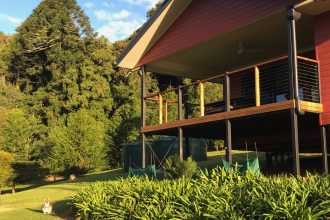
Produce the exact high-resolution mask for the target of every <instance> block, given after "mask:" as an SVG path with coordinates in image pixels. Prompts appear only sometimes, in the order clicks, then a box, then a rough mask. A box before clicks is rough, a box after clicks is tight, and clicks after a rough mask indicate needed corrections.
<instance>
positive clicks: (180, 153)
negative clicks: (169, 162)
mask: <svg viewBox="0 0 330 220" xmlns="http://www.w3.org/2000/svg"><path fill="white" fill-rule="evenodd" d="M178 141H179V157H180V160H183V131H182V127H178Z"/></svg>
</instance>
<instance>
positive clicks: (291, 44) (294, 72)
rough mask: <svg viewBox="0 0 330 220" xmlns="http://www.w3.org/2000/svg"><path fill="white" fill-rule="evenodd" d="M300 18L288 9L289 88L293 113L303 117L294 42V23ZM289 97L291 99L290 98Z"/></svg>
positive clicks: (296, 13) (292, 9) (293, 10)
mask: <svg viewBox="0 0 330 220" xmlns="http://www.w3.org/2000/svg"><path fill="white" fill-rule="evenodd" d="M300 17H301V13H299V12H297V11H295V9H294V8H293V7H288V44H289V65H290V66H289V69H290V74H291V75H292V76H291V77H290V78H291V80H290V81H291V82H292V81H293V83H291V87H292V86H293V88H292V89H293V91H292V93H291V94H292V95H293V98H294V100H295V112H296V113H297V114H298V115H304V114H305V112H304V111H302V110H301V105H300V104H301V100H300V98H299V77H298V61H297V40H296V21H298V20H299V19H300ZM292 95H291V97H292Z"/></svg>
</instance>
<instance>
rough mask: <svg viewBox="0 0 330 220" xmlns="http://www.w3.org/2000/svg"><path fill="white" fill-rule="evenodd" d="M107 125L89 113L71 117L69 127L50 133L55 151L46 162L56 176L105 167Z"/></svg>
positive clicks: (75, 114) (80, 113)
mask: <svg viewBox="0 0 330 220" xmlns="http://www.w3.org/2000/svg"><path fill="white" fill-rule="evenodd" d="M104 138H105V132H104V125H103V124H102V123H101V122H98V121H97V120H96V119H95V118H94V117H92V116H91V115H90V113H89V112H88V111H87V110H83V109H82V110H79V111H78V112H77V113H71V114H70V115H69V117H68V122H67V126H55V127H54V128H52V130H51V132H50V140H51V145H52V146H51V148H50V151H49V154H48V155H47V160H46V161H45V166H49V167H50V168H51V169H52V170H53V172H54V173H63V172H64V173H67V172H86V171H89V170H91V169H96V168H100V167H105V165H106V163H105V157H106V153H105V144H104Z"/></svg>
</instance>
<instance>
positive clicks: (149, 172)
mask: <svg viewBox="0 0 330 220" xmlns="http://www.w3.org/2000/svg"><path fill="white" fill-rule="evenodd" d="M128 175H129V176H149V177H154V178H156V166H155V165H150V166H147V167H146V168H132V167H130V168H129V170H128Z"/></svg>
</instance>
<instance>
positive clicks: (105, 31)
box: [97, 19, 143, 42]
mask: <svg viewBox="0 0 330 220" xmlns="http://www.w3.org/2000/svg"><path fill="white" fill-rule="evenodd" d="M142 24H143V21H141V20H138V19H135V20H131V21H109V22H108V24H107V25H105V26H103V27H101V28H99V29H98V30H97V32H98V33H99V34H100V35H103V36H105V37H106V38H108V39H109V40H110V41H111V42H114V41H117V40H119V39H124V38H127V37H128V36H130V35H131V34H132V33H133V31H135V30H136V29H138V28H139V27H141V25H142Z"/></svg>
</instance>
